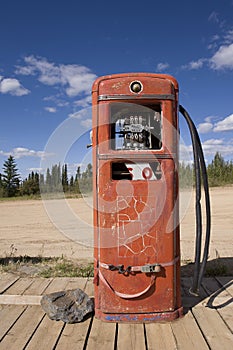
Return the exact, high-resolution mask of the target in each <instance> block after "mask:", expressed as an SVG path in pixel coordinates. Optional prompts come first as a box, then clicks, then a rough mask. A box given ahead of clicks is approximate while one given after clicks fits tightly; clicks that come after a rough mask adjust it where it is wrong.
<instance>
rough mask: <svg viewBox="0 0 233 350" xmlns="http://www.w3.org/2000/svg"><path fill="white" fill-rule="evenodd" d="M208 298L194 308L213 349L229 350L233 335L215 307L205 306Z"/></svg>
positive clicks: (201, 327) (200, 325) (199, 323)
mask: <svg viewBox="0 0 233 350" xmlns="http://www.w3.org/2000/svg"><path fill="white" fill-rule="evenodd" d="M207 302H208V299H206V300H204V301H203V302H202V303H201V304H199V305H197V306H196V307H195V308H193V309H192V312H193V314H194V316H195V318H196V321H197V322H198V325H199V327H200V329H201V330H202V332H203V333H204V334H205V338H206V340H207V342H208V344H209V346H210V348H211V350H229V349H231V348H232V345H233V335H232V333H231V331H230V330H229V328H228V327H227V326H226V324H225V323H224V321H223V320H222V318H221V317H220V315H219V313H218V312H217V311H216V310H215V309H211V308H209V307H205V306H206V305H207Z"/></svg>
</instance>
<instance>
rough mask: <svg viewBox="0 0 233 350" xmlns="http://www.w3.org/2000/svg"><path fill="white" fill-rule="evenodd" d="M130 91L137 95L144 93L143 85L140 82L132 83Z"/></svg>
mask: <svg viewBox="0 0 233 350" xmlns="http://www.w3.org/2000/svg"><path fill="white" fill-rule="evenodd" d="M130 90H131V91H132V92H134V93H136V94H137V93H139V92H140V91H142V83H141V82H140V81H132V83H130Z"/></svg>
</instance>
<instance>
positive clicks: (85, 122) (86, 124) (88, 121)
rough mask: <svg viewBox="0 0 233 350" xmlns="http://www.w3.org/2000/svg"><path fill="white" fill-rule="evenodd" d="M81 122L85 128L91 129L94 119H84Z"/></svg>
mask: <svg viewBox="0 0 233 350" xmlns="http://www.w3.org/2000/svg"><path fill="white" fill-rule="evenodd" d="M80 124H81V125H82V126H84V127H85V128H87V129H90V128H91V127H92V119H85V120H82V121H81V123H80Z"/></svg>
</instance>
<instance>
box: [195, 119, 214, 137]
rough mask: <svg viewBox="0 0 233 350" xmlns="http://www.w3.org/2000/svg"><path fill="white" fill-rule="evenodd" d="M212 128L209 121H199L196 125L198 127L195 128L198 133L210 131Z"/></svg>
mask: <svg viewBox="0 0 233 350" xmlns="http://www.w3.org/2000/svg"><path fill="white" fill-rule="evenodd" d="M212 129H213V124H212V123H209V122H205V123H201V124H199V125H198V128H197V130H198V132H199V133H200V134H205V133H207V132H210V131H212Z"/></svg>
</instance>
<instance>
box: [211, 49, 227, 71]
mask: <svg viewBox="0 0 233 350" xmlns="http://www.w3.org/2000/svg"><path fill="white" fill-rule="evenodd" d="M210 67H211V68H212V69H214V70H219V69H223V68H229V69H233V43H232V44H230V45H222V46H220V48H219V49H218V51H217V52H216V53H215V54H214V55H213V57H212V58H211V59H210Z"/></svg>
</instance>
